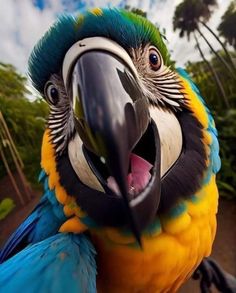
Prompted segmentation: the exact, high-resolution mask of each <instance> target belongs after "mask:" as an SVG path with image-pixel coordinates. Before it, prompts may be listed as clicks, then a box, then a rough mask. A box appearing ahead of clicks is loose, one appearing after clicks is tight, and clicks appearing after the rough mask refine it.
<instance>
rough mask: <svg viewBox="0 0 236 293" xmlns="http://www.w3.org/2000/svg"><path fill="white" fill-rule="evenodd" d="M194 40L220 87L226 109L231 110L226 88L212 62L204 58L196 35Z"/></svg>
mask: <svg viewBox="0 0 236 293" xmlns="http://www.w3.org/2000/svg"><path fill="white" fill-rule="evenodd" d="M194 39H195V42H196V47H197V48H198V51H199V53H200V55H201V57H202V59H203V61H204V62H205V64H206V65H207V67H208V68H209V70H210V72H211V74H212V77H213V79H214V81H215V84H216V85H217V87H218V89H219V92H220V93H221V95H222V97H223V99H224V102H225V105H226V107H227V108H228V109H229V108H230V105H229V101H228V99H227V97H226V93H225V90H224V87H223V85H222V82H221V81H220V79H219V76H218V75H217V73H216V71H215V68H214V66H212V65H211V62H209V61H208V60H207V59H206V58H205V56H204V54H203V52H202V49H201V47H200V44H199V42H198V39H197V37H196V35H195V34H194Z"/></svg>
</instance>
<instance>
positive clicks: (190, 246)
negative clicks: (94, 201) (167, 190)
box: [91, 181, 218, 293]
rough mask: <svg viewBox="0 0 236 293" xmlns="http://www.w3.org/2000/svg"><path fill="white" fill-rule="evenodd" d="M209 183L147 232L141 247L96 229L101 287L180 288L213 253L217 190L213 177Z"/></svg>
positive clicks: (109, 289)
mask: <svg viewBox="0 0 236 293" xmlns="http://www.w3.org/2000/svg"><path fill="white" fill-rule="evenodd" d="M205 188H207V190H205V191H209V192H210V191H212V192H213V193H207V196H204V198H202V199H201V200H199V201H197V202H192V201H188V202H187V201H186V202H185V204H186V205H187V209H186V211H185V212H183V213H182V214H181V215H179V216H178V217H176V218H175V219H171V220H170V219H169V220H166V219H164V218H163V219H162V220H161V230H160V231H158V232H157V233H156V234H155V233H154V234H150V235H144V236H143V237H142V243H143V249H142V250H141V249H140V248H139V247H138V246H137V245H135V244H134V243H132V239H131V238H130V237H128V236H126V237H125V236H122V235H121V234H119V232H118V230H116V229H110V228H109V229H103V230H102V231H93V232H92V233H91V234H92V239H93V242H94V244H95V247H96V250H97V255H98V258H97V266H98V278H97V287H98V292H145V293H146V292H176V291H177V290H178V288H179V287H180V286H181V285H182V284H183V283H184V282H185V281H186V280H187V279H188V278H189V277H190V276H191V274H192V273H193V271H194V270H195V269H196V267H197V266H198V265H199V263H200V262H201V260H202V259H203V258H204V257H207V256H208V255H209V254H210V253H211V248H212V244H213V240H214V237H215V231H216V212H217V198H218V193H217V188H216V185H215V183H214V181H211V183H210V184H208V186H206V187H205ZM205 188H204V189H205ZM201 193H202V191H201ZM205 194H206V193H205Z"/></svg>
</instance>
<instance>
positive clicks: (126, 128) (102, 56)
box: [70, 51, 160, 243]
mask: <svg viewBox="0 0 236 293" xmlns="http://www.w3.org/2000/svg"><path fill="white" fill-rule="evenodd" d="M70 91H72V102H73V111H74V118H75V119H74V120H75V127H76V130H77V132H78V133H79V135H80V137H81V139H82V141H83V143H84V147H85V151H88V152H89V153H92V154H95V155H96V156H98V157H100V159H101V160H102V161H103V162H104V163H105V165H106V167H107V169H108V172H109V174H110V175H111V176H112V177H113V178H114V179H115V181H116V183H117V185H118V188H119V191H120V194H121V196H122V198H123V201H124V205H125V207H126V213H127V215H128V219H129V223H130V227H131V229H132V231H133V233H134V235H135V237H136V239H137V240H138V242H139V243H140V233H141V230H143V229H144V227H146V226H147V224H149V223H150V221H151V218H152V219H153V217H154V216H155V214H156V211H157V207H158V204H159V198H160V166H159V164H160V160H159V162H157V165H156V166H154V170H155V171H154V172H155V173H156V174H155V175H156V176H155V178H156V180H158V181H159V182H156V184H154V185H155V186H156V188H155V190H152V192H153V196H149V195H148V196H146V197H144V198H142V199H140V201H141V202H142V208H143V209H148V211H149V214H148V216H146V218H144V217H143V216H142V214H145V212H144V213H143V212H142V210H141V205H140V204H135V205H134V204H133V205H132V201H131V200H130V197H129V190H128V185H127V175H128V172H129V167H130V155H131V153H132V150H133V149H134V147H135V146H136V144H137V143H138V141H139V140H140V139H141V137H142V136H143V135H144V133H145V132H146V131H147V128H148V126H149V125H150V122H151V119H150V115H149V111H148V104H147V102H146V99H145V98H143V96H142V91H141V89H140V86H139V83H138V82H137V78H135V75H134V73H132V71H131V69H129V68H128V66H127V65H126V64H124V62H122V60H120V59H119V58H118V57H116V56H114V55H112V54H110V53H108V52H103V51H88V52H85V53H84V54H83V55H81V56H80V57H79V59H78V60H77V62H76V63H75V65H74V69H73V74H72V83H71V85H70ZM154 132H155V133H156V136H155V137H156V138H157V139H156V142H155V143H156V145H157V152H156V156H160V143H159V136H158V132H157V129H155V130H154ZM159 159H160V158H159ZM157 161H158V159H157ZM158 173H159V174H158ZM149 192H151V191H150V190H149ZM122 198H121V200H122Z"/></svg>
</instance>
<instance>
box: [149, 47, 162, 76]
mask: <svg viewBox="0 0 236 293" xmlns="http://www.w3.org/2000/svg"><path fill="white" fill-rule="evenodd" d="M161 62H162V60H161V56H160V54H159V52H158V51H157V50H155V49H153V48H152V49H150V50H149V64H150V67H151V69H152V70H155V71H156V70H158V69H159V68H160V67H161Z"/></svg>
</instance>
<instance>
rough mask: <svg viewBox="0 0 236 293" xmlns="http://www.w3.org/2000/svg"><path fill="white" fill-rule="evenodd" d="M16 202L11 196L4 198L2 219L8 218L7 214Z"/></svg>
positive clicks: (1, 203)
mask: <svg viewBox="0 0 236 293" xmlns="http://www.w3.org/2000/svg"><path fill="white" fill-rule="evenodd" d="M14 207H15V204H14V201H13V200H12V199H11V198H8V197H7V198H4V199H3V200H2V201H1V202H0V220H3V219H4V218H6V216H7V215H8V214H9V213H10V212H11V211H12V210H13V209H14Z"/></svg>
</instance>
